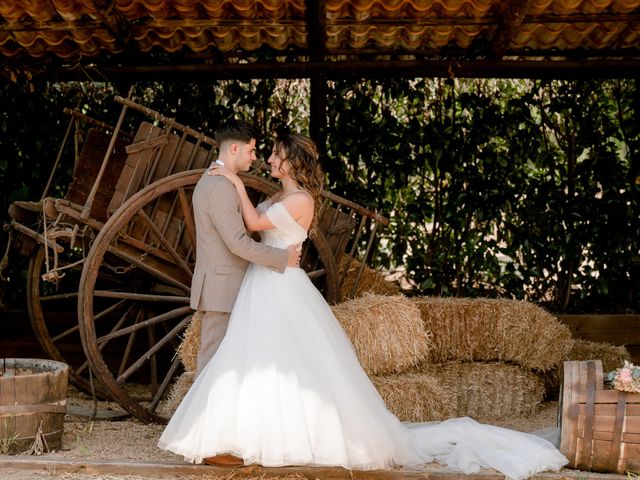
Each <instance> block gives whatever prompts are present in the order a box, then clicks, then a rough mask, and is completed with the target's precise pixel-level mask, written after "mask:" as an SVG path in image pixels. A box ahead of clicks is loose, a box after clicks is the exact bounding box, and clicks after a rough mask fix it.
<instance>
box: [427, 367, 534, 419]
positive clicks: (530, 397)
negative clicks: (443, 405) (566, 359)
mask: <svg viewBox="0 0 640 480" xmlns="http://www.w3.org/2000/svg"><path fill="white" fill-rule="evenodd" d="M417 371H419V372H420V373H423V374H426V375H429V376H431V377H433V378H434V379H435V380H436V381H437V382H438V385H439V386H440V387H441V388H442V389H443V390H444V391H445V392H447V393H448V394H450V395H452V396H453V397H454V398H455V401H454V402H452V404H453V405H455V406H456V408H457V410H456V411H455V412H454V416H456V417H465V416H467V417H472V418H474V419H476V420H479V421H487V420H498V419H504V418H506V417H511V416H525V415H531V414H533V413H535V412H536V411H537V410H538V409H539V407H540V405H541V403H542V401H543V398H544V382H543V380H542V378H540V376H539V375H537V374H536V373H534V372H531V371H529V370H525V369H524V368H522V367H519V366H517V365H509V364H505V363H481V362H473V363H460V362H450V363H444V364H440V365H433V364H425V363H423V364H421V365H420V366H419V367H418V369H417Z"/></svg>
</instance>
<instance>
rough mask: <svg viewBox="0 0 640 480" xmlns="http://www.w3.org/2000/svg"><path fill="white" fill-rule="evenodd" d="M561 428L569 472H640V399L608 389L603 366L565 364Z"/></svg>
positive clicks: (576, 362)
mask: <svg viewBox="0 0 640 480" xmlns="http://www.w3.org/2000/svg"><path fill="white" fill-rule="evenodd" d="M559 423H560V428H561V433H560V451H561V452H562V453H563V454H564V455H565V456H566V457H567V458H568V459H569V467H572V468H577V469H579V470H589V471H596V472H618V473H626V472H632V473H636V474H637V473H638V472H640V394H635V393H626V392H621V391H618V390H605V389H603V372H602V362H601V361H600V360H588V361H567V362H564V373H563V383H562V389H561V392H560V418H559Z"/></svg>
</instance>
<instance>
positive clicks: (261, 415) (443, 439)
mask: <svg viewBox="0 0 640 480" xmlns="http://www.w3.org/2000/svg"><path fill="white" fill-rule="evenodd" d="M159 446H160V447H161V448H163V449H166V450H171V451H173V452H175V453H178V454H180V455H183V456H184V457H185V459H186V460H188V461H191V462H200V461H202V459H203V458H204V457H209V456H213V455H217V454H223V453H230V454H233V455H235V456H238V457H241V458H243V459H244V461H245V464H251V463H257V464H260V465H264V466H284V465H318V466H342V467H345V468H349V469H362V470H367V469H390V468H394V467H398V466H405V467H417V466H419V465H421V464H425V463H428V462H431V461H433V460H438V461H439V462H442V463H445V464H447V465H448V466H449V467H451V468H454V469H457V470H460V471H462V472H464V473H471V472H474V471H477V470H478V469H480V468H484V467H492V468H496V469H498V470H500V471H501V472H502V473H504V474H505V475H506V476H508V477H511V478H526V477H527V476H529V475H531V474H533V473H535V472H538V471H541V470H547V469H558V468H560V467H562V466H563V465H564V464H565V463H566V462H567V460H566V459H565V458H564V457H563V456H562V455H561V454H560V453H559V452H558V451H557V449H556V448H555V447H554V446H553V445H552V444H551V443H550V442H548V441H546V440H543V439H540V438H538V437H535V436H533V435H529V434H525V433H521V432H515V431H511V430H507V429H503V428H499V427H494V426H489V425H482V424H479V423H477V422H475V421H473V420H471V419H469V418H462V419H451V420H447V421H445V422H439V423H423V424H405V423H402V422H400V421H399V420H398V419H397V418H396V417H395V416H394V415H393V414H391V413H390V412H389V411H388V410H387V409H386V407H385V405H384V402H383V400H382V398H381V397H380V395H379V394H378V392H377V391H376V389H375V387H374V386H373V384H372V383H371V382H370V381H369V378H368V377H367V375H366V373H365V372H364V370H363V369H362V367H361V366H360V364H359V362H358V359H357V357H356V354H355V351H354V349H353V346H352V345H351V343H350V341H349V339H348V338H347V336H346V334H345V333H344V331H343V330H342V328H341V326H340V324H339V323H338V321H337V320H336V318H335V317H334V316H333V313H332V311H331V308H330V307H329V305H328V304H327V303H326V302H325V300H324V298H323V297H322V295H321V294H320V293H319V292H318V290H317V289H316V288H315V286H314V285H313V284H312V283H311V281H310V280H309V278H308V277H307V275H306V273H305V272H304V271H303V270H301V269H298V268H287V269H286V271H285V273H284V274H281V273H277V272H273V271H271V270H269V269H266V268H264V267H261V266H259V265H255V264H252V265H250V267H249V269H248V270H247V273H246V275H245V278H244V281H243V284H242V286H241V288H240V292H239V294H238V298H237V300H236V304H235V307H234V310H233V312H232V314H231V319H230V322H229V327H228V329H227V333H226V335H225V338H224V339H223V341H222V343H221V344H220V347H219V349H218V351H217V353H216V354H215V356H214V357H213V358H212V359H211V361H210V362H209V363H208V365H207V366H206V367H205V369H204V370H203V371H202V373H201V374H200V375H199V376H198V377H197V378H196V380H195V382H194V384H193V386H192V387H191V389H190V390H189V391H188V392H187V394H186V396H185V398H184V399H183V401H182V403H181V404H180V405H179V407H178V409H177V410H176V412H175V414H174V415H173V417H172V419H171V421H170V422H169V424H168V425H167V427H166V429H165V431H164V433H163V434H162V436H161V438H160V441H159Z"/></svg>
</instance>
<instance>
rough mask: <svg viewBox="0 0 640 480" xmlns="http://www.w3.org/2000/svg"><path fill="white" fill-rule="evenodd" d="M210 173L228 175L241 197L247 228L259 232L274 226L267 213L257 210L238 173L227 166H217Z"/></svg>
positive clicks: (243, 216)
mask: <svg viewBox="0 0 640 480" xmlns="http://www.w3.org/2000/svg"><path fill="white" fill-rule="evenodd" d="M209 175H223V176H225V177H227V178H228V179H229V180H230V181H231V183H232V184H233V186H234V187H235V189H236V191H237V192H238V196H239V197H240V208H241V210H242V218H243V220H244V223H245V226H246V227H247V229H249V230H251V231H254V232H259V231H262V230H269V229H271V228H273V223H271V220H269V217H267V215H266V214H264V213H260V212H259V211H258V210H256V207H254V206H253V204H252V203H251V199H250V198H249V195H248V194H247V189H246V188H245V187H244V183H242V180H241V179H240V177H239V176H238V175H236V174H235V173H233V172H232V171H231V170H229V169H228V168H226V167H217V168H214V169H212V170H211V171H209Z"/></svg>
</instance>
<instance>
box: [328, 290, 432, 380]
mask: <svg viewBox="0 0 640 480" xmlns="http://www.w3.org/2000/svg"><path fill="white" fill-rule="evenodd" d="M331 308H332V310H333V313H334V315H335V316H336V318H337V319H338V321H339V322H340V323H341V324H342V327H343V328H344V330H345V331H346V333H347V335H348V336H349V339H350V340H351V343H353V346H354V348H355V350H356V353H357V355H358V359H359V360H360V363H361V365H362V368H364V370H365V371H366V372H367V373H368V374H373V375H382V374H389V373H397V372H401V371H402V370H405V369H407V368H408V367H411V366H413V365H416V364H417V363H418V362H420V361H421V360H422V359H423V358H424V357H425V355H426V354H427V352H428V350H429V345H430V334H429V333H428V332H427V331H426V330H425V329H424V328H423V326H422V319H421V317H420V310H419V309H418V307H417V306H416V305H415V304H414V303H413V302H411V300H409V299H408V298H407V297H405V296H403V295H394V296H391V297H388V296H384V295H374V294H371V293H367V294H364V295H363V296H362V297H359V298H355V299H352V300H347V301H346V302H342V303H340V304H338V305H334V306H332V307H331Z"/></svg>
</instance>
